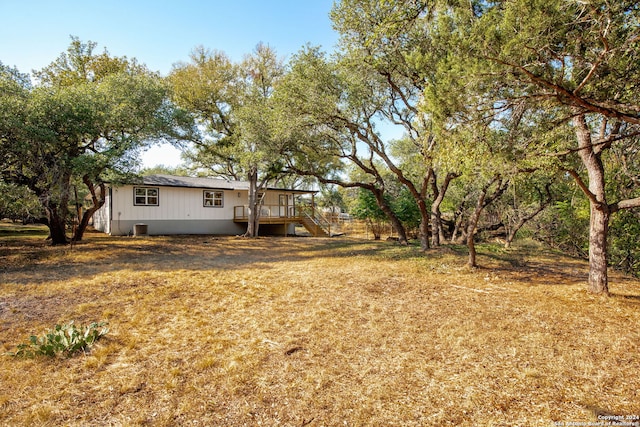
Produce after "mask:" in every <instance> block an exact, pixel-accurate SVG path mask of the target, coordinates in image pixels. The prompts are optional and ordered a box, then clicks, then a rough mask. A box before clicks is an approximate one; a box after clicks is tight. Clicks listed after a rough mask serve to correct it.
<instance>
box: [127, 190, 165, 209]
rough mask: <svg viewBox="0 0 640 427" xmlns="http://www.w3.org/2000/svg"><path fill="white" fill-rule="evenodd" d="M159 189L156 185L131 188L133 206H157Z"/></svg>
mask: <svg viewBox="0 0 640 427" xmlns="http://www.w3.org/2000/svg"><path fill="white" fill-rule="evenodd" d="M159 193H160V190H159V189H158V188H156V187H135V188H134V189H133V195H134V197H133V204H134V205H135V206H158V205H159V204H160V198H159Z"/></svg>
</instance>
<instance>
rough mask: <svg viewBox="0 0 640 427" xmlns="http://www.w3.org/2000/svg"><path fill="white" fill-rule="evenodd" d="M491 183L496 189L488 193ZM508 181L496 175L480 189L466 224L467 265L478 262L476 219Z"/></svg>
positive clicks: (475, 264)
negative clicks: (474, 206)
mask: <svg viewBox="0 0 640 427" xmlns="http://www.w3.org/2000/svg"><path fill="white" fill-rule="evenodd" d="M493 183H497V187H496V189H495V190H494V191H493V193H491V194H490V195H489V188H491V186H492V185H493ZM508 184H509V181H508V180H507V181H503V180H502V177H501V176H500V175H496V176H494V177H493V179H492V180H491V181H490V182H488V183H487V185H485V186H484V187H483V188H482V190H481V191H480V196H479V197H478V202H477V203H476V208H475V209H474V210H473V213H472V214H471V217H470V218H469V223H468V225H467V247H468V248H469V259H468V261H467V267H470V268H473V267H477V266H478V264H477V262H476V245H475V240H474V239H475V234H476V229H477V228H478V221H479V220H480V214H481V213H482V210H483V209H484V208H486V207H487V206H489V205H490V204H491V203H493V201H494V200H496V199H497V198H498V197H500V196H501V195H502V193H504V191H505V190H506V189H507V186H508Z"/></svg>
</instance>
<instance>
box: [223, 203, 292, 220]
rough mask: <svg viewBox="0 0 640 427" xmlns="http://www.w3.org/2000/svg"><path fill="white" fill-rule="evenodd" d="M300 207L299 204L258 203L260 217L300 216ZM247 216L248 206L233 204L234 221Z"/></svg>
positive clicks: (244, 218)
mask: <svg viewBox="0 0 640 427" xmlns="http://www.w3.org/2000/svg"><path fill="white" fill-rule="evenodd" d="M301 216H302V214H301V207H299V206H281V205H260V218H265V219H271V218H283V219H284V218H291V219H295V218H300V217H301ZM248 218H249V206H248V205H243V206H234V207H233V219H234V220H236V221H239V220H246V219H248Z"/></svg>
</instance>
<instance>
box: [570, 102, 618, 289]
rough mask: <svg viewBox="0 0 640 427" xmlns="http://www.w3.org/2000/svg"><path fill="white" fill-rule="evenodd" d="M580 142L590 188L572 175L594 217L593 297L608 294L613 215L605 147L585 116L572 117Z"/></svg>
mask: <svg viewBox="0 0 640 427" xmlns="http://www.w3.org/2000/svg"><path fill="white" fill-rule="evenodd" d="M573 124H574V126H575V129H576V137H577V139H578V148H579V150H578V155H579V156H580V160H582V164H583V165H584V166H585V168H586V170H587V176H588V180H589V182H588V186H586V185H585V184H584V182H582V179H581V178H580V176H579V175H578V174H577V173H576V172H572V173H571V175H572V176H573V177H574V179H575V180H576V182H577V184H578V186H579V187H580V188H581V189H582V191H583V192H584V193H585V195H586V196H587V198H588V199H589V205H590V212H591V216H590V218H589V285H588V290H589V292H592V293H594V294H599V295H609V283H608V277H607V261H608V254H607V236H608V233H609V219H610V216H611V212H610V209H609V206H608V204H607V199H606V193H605V175H604V164H603V163H602V158H601V154H602V147H603V146H602V145H598V146H594V145H593V144H592V141H591V130H590V129H589V125H588V124H587V121H586V119H585V116H584V114H577V115H575V116H574V117H573Z"/></svg>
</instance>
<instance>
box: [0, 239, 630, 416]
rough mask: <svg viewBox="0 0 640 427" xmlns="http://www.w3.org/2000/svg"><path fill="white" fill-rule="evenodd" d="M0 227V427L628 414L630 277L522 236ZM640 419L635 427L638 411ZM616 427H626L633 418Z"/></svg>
mask: <svg viewBox="0 0 640 427" xmlns="http://www.w3.org/2000/svg"><path fill="white" fill-rule="evenodd" d="M479 261H480V264H482V266H483V267H482V268H480V269H477V270H474V271H469V270H466V269H465V268H463V267H461V266H462V265H463V264H464V262H465V252H464V249H463V248H451V247H448V248H442V249H438V250H430V251H428V252H427V253H426V254H423V253H421V252H420V251H419V249H418V248H416V247H409V248H406V247H399V246H397V245H396V244H394V243H392V242H373V241H366V240H355V239H348V238H344V237H342V238H333V239H313V238H259V239H256V240H248V239H241V238H233V237H211V236H188V237H149V238H112V237H107V236H104V235H101V234H89V235H88V237H87V241H86V242H83V243H81V244H78V245H77V246H75V247H74V248H52V247H49V246H46V243H44V242H43V238H42V235H36V236H33V237H32V236H31V235H29V234H25V235H21V236H17V237H15V236H13V235H3V234H0V352H1V353H7V352H11V351H15V347H16V345H17V344H19V343H22V342H25V341H26V340H27V339H28V337H29V335H31V334H40V333H42V332H44V331H45V330H47V329H49V328H51V327H53V326H54V325H55V324H56V323H66V322H68V321H70V320H75V322H76V323H85V324H87V323H89V322H92V321H102V320H105V321H108V322H109V327H110V332H109V334H108V335H107V336H106V337H104V338H103V339H102V340H100V341H98V343H97V344H96V345H95V346H94V347H93V348H92V349H91V351H90V352H89V353H88V354H80V355H78V356H76V357H73V358H69V359H67V358H57V359H49V358H35V359H17V358H14V357H11V356H7V355H4V354H3V355H0V384H1V387H0V425H11V426H14V425H44V426H47V425H49V426H59V425H65V426H86V425H91V426H119V425H123V426H138V425H140V426H141V425H151V426H174V425H199V426H255V425H263V426H313V427H318V426H383V425H396V426H454V425H455V426H514V425H521V426H552V425H560V424H561V423H564V425H567V424H569V423H583V424H585V425H586V424H587V423H591V424H593V423H597V422H600V421H603V420H604V418H603V417H606V416H611V415H616V416H623V417H629V421H633V420H632V417H634V416H640V376H639V374H638V373H639V372H640V358H639V344H640V328H639V327H638V325H640V282H639V281H637V280H632V279H630V278H627V277H624V276H621V275H618V274H616V273H612V277H611V285H610V287H611V291H612V293H613V296H612V297H611V298H608V299H602V298H599V297H594V296H591V295H589V294H587V293H586V291H585V277H586V271H587V266H586V264H585V263H584V262H583V261H579V260H574V259H570V258H567V257H564V256H562V255H561V254H558V253H552V252H550V251H545V250H543V249H541V248H540V247H536V246H534V245H533V244H528V245H520V246H519V247H517V248H515V249H513V250H510V251H504V250H502V249H498V248H497V247H496V246H489V245H487V246H481V247H480V257H479ZM636 422H638V425H640V420H636ZM629 425H631V424H629Z"/></svg>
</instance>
